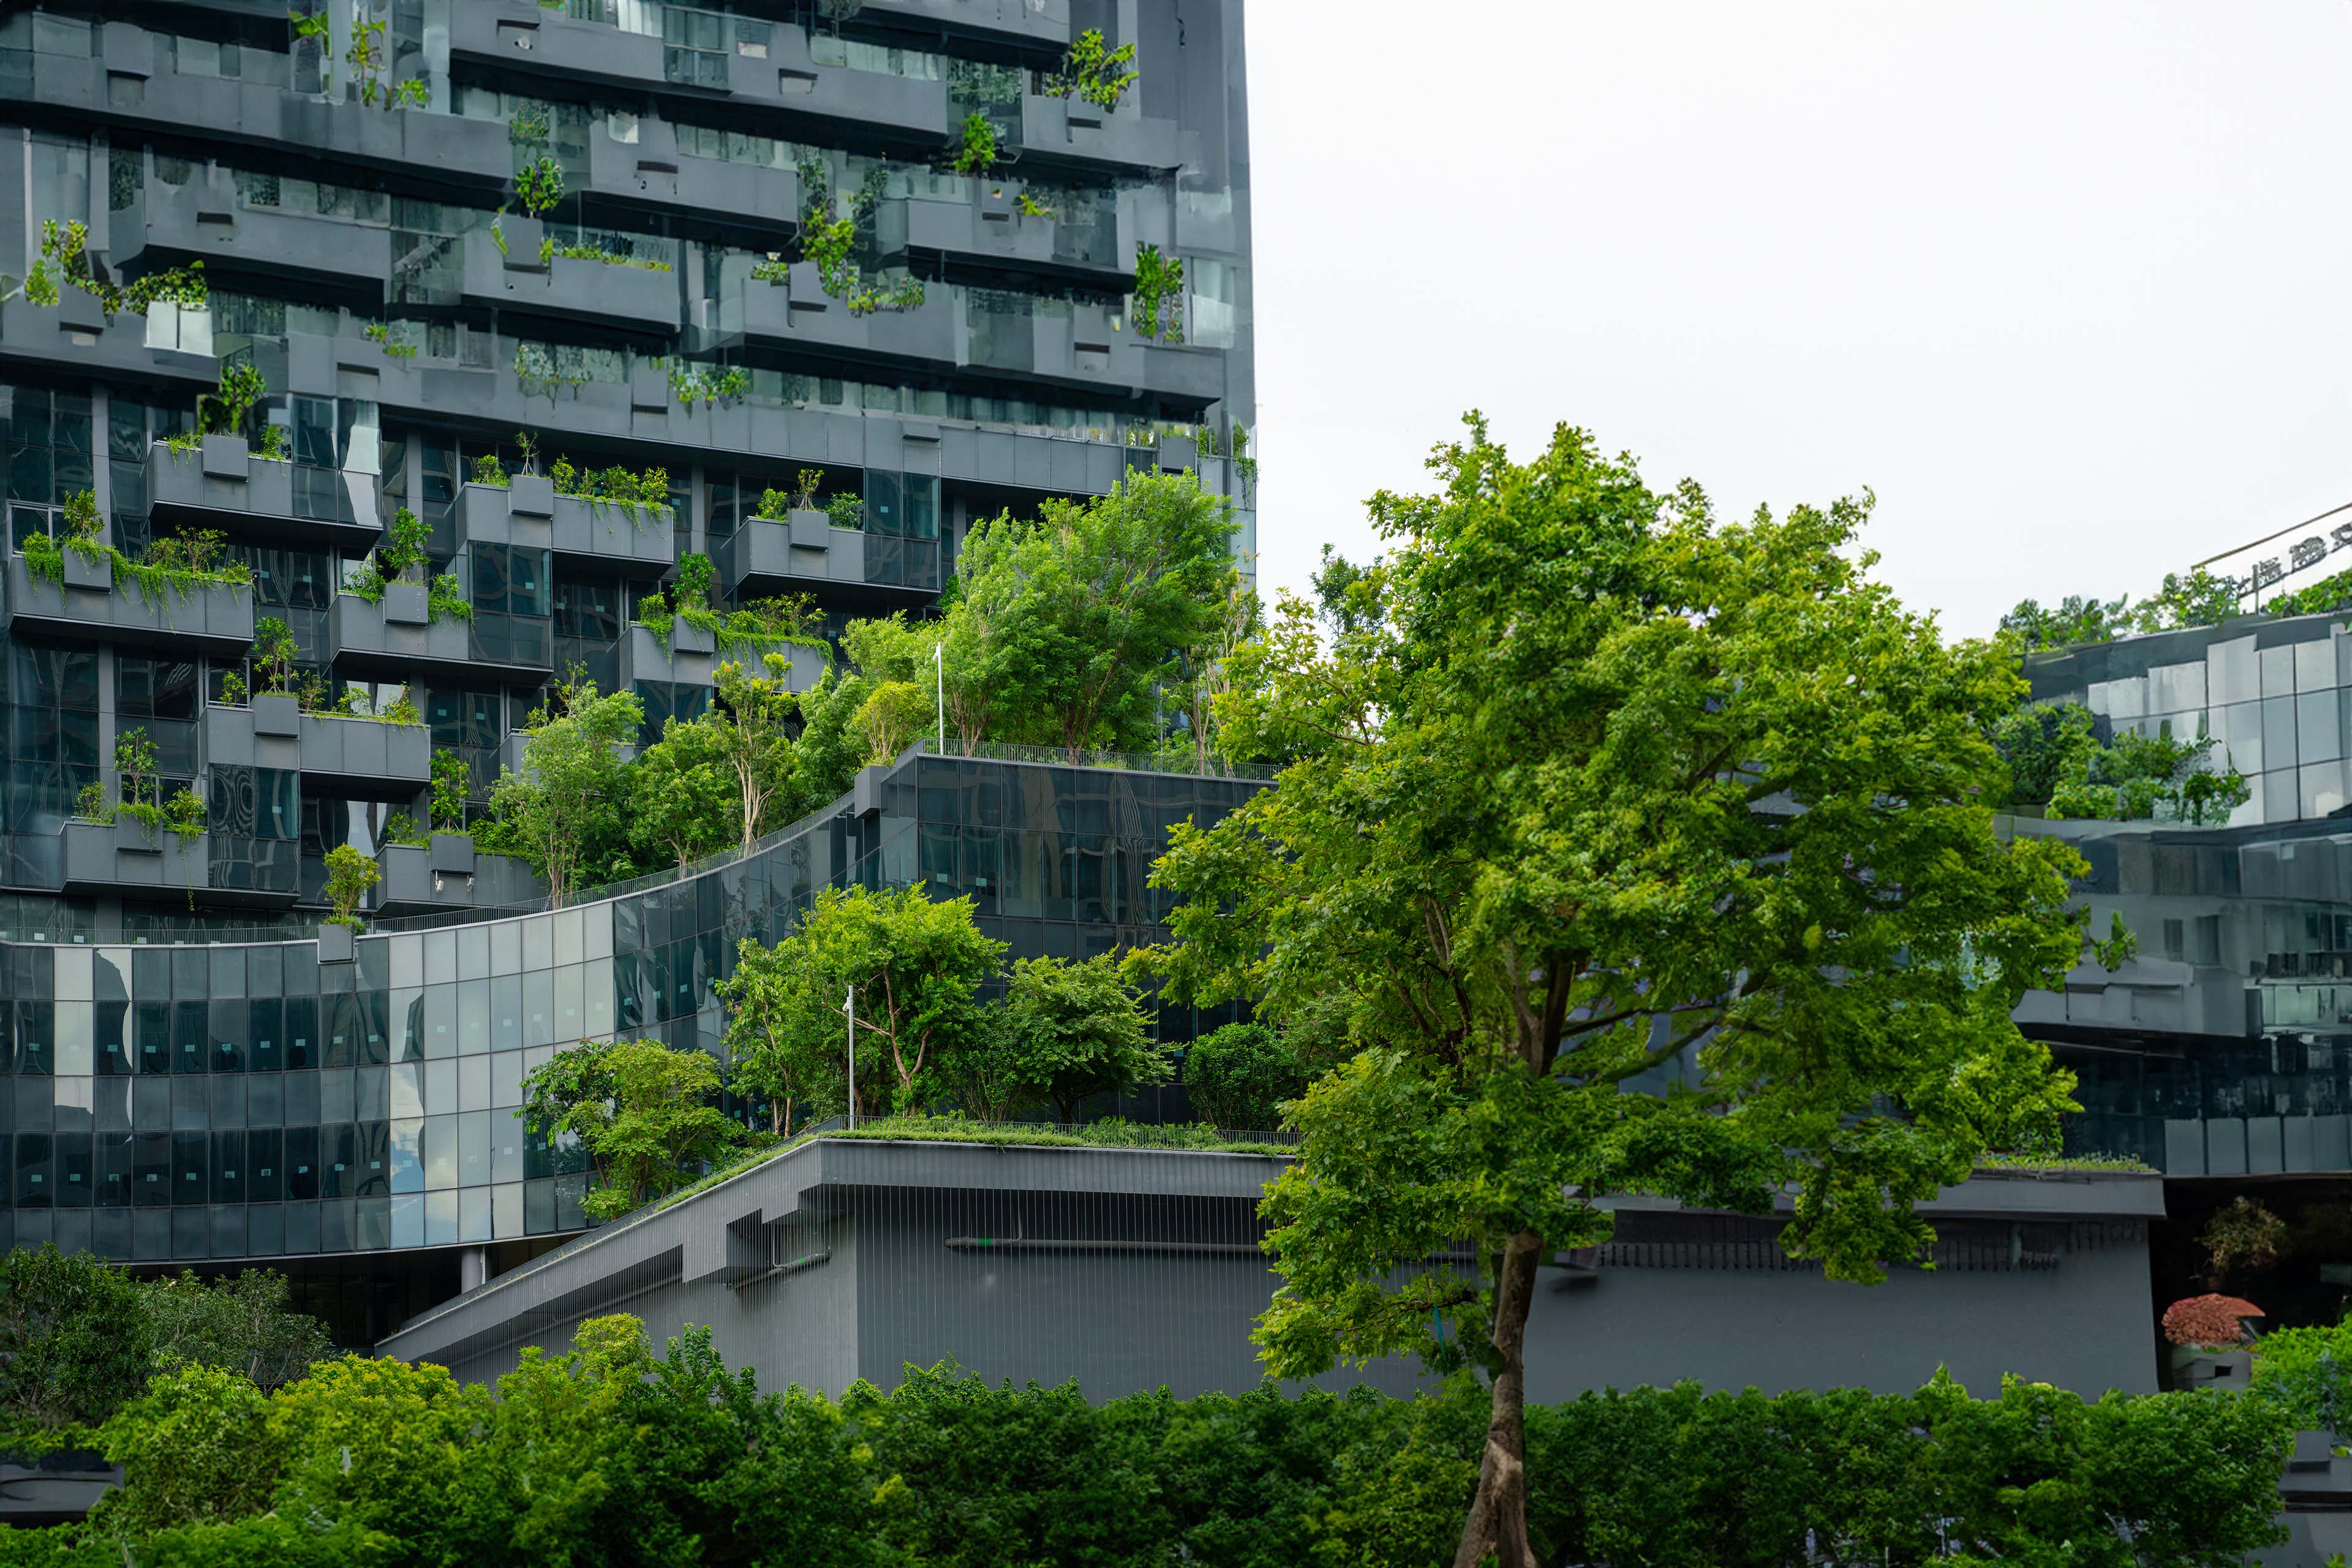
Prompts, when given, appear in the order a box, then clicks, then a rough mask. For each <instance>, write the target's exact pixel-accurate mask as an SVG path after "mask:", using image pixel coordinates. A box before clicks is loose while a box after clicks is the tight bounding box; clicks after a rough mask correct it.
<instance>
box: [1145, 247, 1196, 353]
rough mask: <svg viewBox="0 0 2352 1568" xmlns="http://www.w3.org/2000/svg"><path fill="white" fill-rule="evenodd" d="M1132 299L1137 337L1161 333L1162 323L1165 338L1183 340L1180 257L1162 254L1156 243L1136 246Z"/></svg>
mask: <svg viewBox="0 0 2352 1568" xmlns="http://www.w3.org/2000/svg"><path fill="white" fill-rule="evenodd" d="M1133 299H1134V301H1135V312H1134V321H1135V335H1136V336H1137V337H1139V338H1157V337H1160V336H1161V335H1162V328H1163V326H1164V327H1165V335H1166V337H1167V340H1168V342H1171V343H1181V342H1183V341H1184V320H1183V309H1184V262H1183V259H1182V258H1181V257H1174V256H1168V257H1163V256H1161V255H1160V247H1158V246H1156V245H1139V246H1137V247H1135V293H1134V295H1133ZM1163 316H1164V317H1165V321H1164V322H1163V321H1162V317H1163Z"/></svg>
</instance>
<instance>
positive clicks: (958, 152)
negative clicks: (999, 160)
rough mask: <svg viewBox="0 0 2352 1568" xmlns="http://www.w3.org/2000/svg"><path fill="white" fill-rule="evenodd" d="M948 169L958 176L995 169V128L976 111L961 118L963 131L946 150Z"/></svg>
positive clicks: (983, 172)
mask: <svg viewBox="0 0 2352 1568" xmlns="http://www.w3.org/2000/svg"><path fill="white" fill-rule="evenodd" d="M947 164H948V167H949V168H950V169H953V170H954V171H955V172H956V173H957V174H987V173H988V172H989V171H990V170H991V169H993V168H994V167H996V127H995V126H993V125H991V124H990V123H989V122H988V116H987V115H985V114H982V113H981V112H980V111H979V110H972V111H971V113H970V114H967V115H965V116H964V117H963V129H962V132H961V134H960V135H959V137H958V139H957V141H956V142H955V143H954V144H953V145H951V146H950V147H949V149H948V158H947Z"/></svg>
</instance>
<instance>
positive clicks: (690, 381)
mask: <svg viewBox="0 0 2352 1568" xmlns="http://www.w3.org/2000/svg"><path fill="white" fill-rule="evenodd" d="M669 389H670V392H671V394H672V395H674V396H676V397H677V400H678V401H679V402H680V403H682V404H684V405H686V406H688V408H691V407H693V406H694V405H696V404H698V403H699V404H701V405H703V406H704V407H706V408H707V407H709V405H712V404H714V403H719V402H723V401H725V400H726V399H728V398H732V397H741V396H743V395H745V394H747V393H749V392H750V391H751V372H750V371H748V370H745V369H744V368H743V367H742V366H740V365H733V366H729V367H725V368H722V367H720V366H718V365H688V364H687V363H685V362H684V361H682V360H673V361H671V362H670V367H669ZM664 499H665V500H667V497H665V498H664Z"/></svg>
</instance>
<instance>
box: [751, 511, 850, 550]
mask: <svg viewBox="0 0 2352 1568" xmlns="http://www.w3.org/2000/svg"><path fill="white" fill-rule="evenodd" d="M754 521H762V520H759V519H755V520H754ZM784 526H785V527H786V528H787V529H789V530H790V531H791V532H792V540H793V547H794V548H795V549H800V550H830V549H832V548H833V519H832V517H831V516H830V515H829V514H827V513H825V512H821V511H816V510H803V509H802V508H800V507H794V508H793V510H791V511H789V512H787V513H785V514H784ZM855 531H856V530H853V529H844V530H843V532H845V533H849V532H855Z"/></svg>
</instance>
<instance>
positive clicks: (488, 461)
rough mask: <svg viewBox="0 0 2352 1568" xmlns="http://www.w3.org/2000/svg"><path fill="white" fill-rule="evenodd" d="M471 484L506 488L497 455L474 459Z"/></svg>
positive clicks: (504, 474)
mask: <svg viewBox="0 0 2352 1568" xmlns="http://www.w3.org/2000/svg"><path fill="white" fill-rule="evenodd" d="M473 482H474V483H476V484H478V485H489V486H492V487H494V488H496V489H506V488H507V468H506V465H505V464H504V463H503V462H500V461H499V455H498V454H497V453H496V452H484V453H483V454H482V455H481V456H480V457H478V458H475V459H474V481H473ZM402 510H406V509H405V508H403V509H402Z"/></svg>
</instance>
